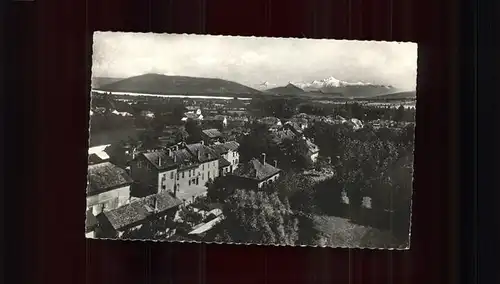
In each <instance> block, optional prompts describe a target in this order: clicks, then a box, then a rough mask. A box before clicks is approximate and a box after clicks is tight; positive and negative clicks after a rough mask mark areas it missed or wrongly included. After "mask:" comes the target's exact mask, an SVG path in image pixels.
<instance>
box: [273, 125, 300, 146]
mask: <svg viewBox="0 0 500 284" xmlns="http://www.w3.org/2000/svg"><path fill="white" fill-rule="evenodd" d="M295 137H296V134H295V133H294V132H293V131H292V130H290V129H288V128H286V127H282V128H281V129H279V130H277V131H274V132H272V133H271V140H272V141H273V142H275V143H277V144H280V143H282V142H283V140H285V139H294V138H295Z"/></svg>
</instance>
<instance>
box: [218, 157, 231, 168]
mask: <svg viewBox="0 0 500 284" xmlns="http://www.w3.org/2000/svg"><path fill="white" fill-rule="evenodd" d="M230 165H231V163H230V162H229V161H228V160H226V159H224V158H222V157H221V158H219V168H224V167H229V166H230Z"/></svg>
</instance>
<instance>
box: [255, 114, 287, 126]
mask: <svg viewBox="0 0 500 284" xmlns="http://www.w3.org/2000/svg"><path fill="white" fill-rule="evenodd" d="M257 122H259V123H262V124H265V125H267V126H268V127H269V129H271V128H274V127H280V126H283V123H281V120H280V119H279V118H277V117H271V116H270V117H262V118H259V119H257Z"/></svg>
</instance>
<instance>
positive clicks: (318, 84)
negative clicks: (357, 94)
mask: <svg viewBox="0 0 500 284" xmlns="http://www.w3.org/2000/svg"><path fill="white" fill-rule="evenodd" d="M290 83H292V84H294V85H295V86H297V87H299V88H301V89H313V90H317V89H321V88H325V87H334V88H337V87H346V86H369V85H374V84H371V83H365V82H347V81H342V80H339V79H337V78H335V77H328V78H326V79H323V80H314V81H312V82H306V83H300V82H290ZM385 87H387V88H388V89H389V88H390V86H385Z"/></svg>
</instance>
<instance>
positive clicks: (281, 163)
mask: <svg viewBox="0 0 500 284" xmlns="http://www.w3.org/2000/svg"><path fill="white" fill-rule="evenodd" d="M110 97H111V96H109V97H108V98H107V100H105V103H102V101H101V102H100V101H99V100H97V99H96V100H95V101H96V102H97V104H95V105H94V106H93V107H92V109H91V116H90V118H91V121H92V119H93V118H94V117H95V116H106V117H112V118H113V119H116V120H127V119H130V120H133V121H135V125H137V123H138V122H139V121H143V120H144V121H149V124H150V125H153V127H156V132H158V131H159V132H160V134H158V135H156V136H155V135H149V136H148V135H142V136H141V135H139V136H140V137H142V138H137V139H136V140H135V141H134V142H130V139H131V138H130V137H129V140H127V139H124V137H121V138H120V141H111V142H112V143H109V144H101V145H91V147H90V148H89V166H88V190H87V215H86V218H87V221H86V236H87V237H90V238H122V239H161V240H185V241H200V240H203V241H214V240H215V239H217V237H216V236H215V237H214V235H213V234H217V233H215V231H218V230H217V229H215V230H214V228H216V227H218V226H219V227H223V225H222V224H221V223H224V221H225V219H226V215H227V214H226V212H225V210H224V207H225V205H224V202H225V201H224V199H227V198H229V197H230V196H231V194H233V193H234V192H235V190H245V191H254V192H259V191H260V192H263V191H267V192H270V191H269V189H270V188H277V187H279V184H280V183H283V182H284V181H286V180H287V179H288V180H289V179H290V178H293V179H295V180H307V184H308V187H314V186H315V184H321V183H325V181H328V180H332V179H333V177H334V172H335V165H336V163H338V162H339V161H337V160H338V159H337V157H336V156H334V155H328V153H329V152H328V151H321V148H320V146H318V145H317V144H316V143H315V138H314V136H315V135H314V134H311V131H317V130H316V129H315V128H314V126H315V125H319V124H321V125H332V126H335V125H336V126H342V127H343V129H349V131H352V132H355V131H360V130H363V129H372V130H373V131H374V130H376V129H379V128H381V127H391V128H398V127H399V128H401V129H403V128H404V127H405V126H407V125H408V124H411V122H404V121H393V120H383V119H377V120H372V121H362V120H360V119H357V118H354V117H352V118H346V117H343V116H341V115H339V114H334V113H331V114H329V115H318V114H307V113H301V112H299V111H300V107H295V108H296V110H295V114H293V115H290V116H288V117H287V118H283V117H281V118H280V117H275V116H266V114H265V113H262V112H261V111H257V112H255V111H252V106H255V105H256V102H252V103H249V102H245V103H242V102H241V101H236V99H235V100H230V101H227V100H226V101H215V100H214V101H211V100H198V101H193V100H191V99H184V100H178V101H177V104H174V105H176V106H178V105H182V112H181V113H179V114H178V116H177V117H176V118H174V119H173V120H172V111H168V112H167V117H168V119H165V115H164V112H159V111H156V112H155V111H151V110H141V111H137V110H135V111H133V110H132V108H130V107H129V106H131V105H138V104H140V103H139V102H137V101H133V100H123V99H121V98H120V97H117V98H114V99H110ZM110 102H111V103H110ZM153 103H154V105H155V106H157V105H158V102H157V101H156V100H155V101H154V102H153ZM153 103H151V102H150V105H152V104H153ZM169 103H170V104H172V100H169ZM280 103H281V102H280ZM146 105H147V104H146ZM173 108H174V110H173V112H175V107H173ZM171 109H172V108H170V109H169V110H171ZM160 113H161V114H160ZM273 113H275V111H273ZM160 116H161V117H162V119H161V120H162V123H159V124H160V126H157V125H155V123H154V122H155V120H159V118H160ZM177 120H178V121H177ZM172 121H175V123H171V122H172ZM135 127H136V128H137V129H142V128H141V127H137V126H135ZM149 127H150V128H151V126H149ZM158 128H160V130H158ZM252 135H253V138H252ZM151 137H153V138H151ZM263 137H266V138H265V139H268V141H266V142H263V143H266V144H265V145H263V148H262V147H260V148H259V147H257V148H252V147H254V146H257V145H256V144H259V143H261V142H259V141H257V140H258V139H261V138H263ZM141 139H142V140H141ZM251 139H257V140H255V141H253V140H251ZM115 140H117V139H115ZM151 140H154V141H151ZM242 144H243V145H242ZM261 144H262V143H261ZM323 144H324V143H323ZM271 145H275V147H271ZM260 150H261V151H260ZM322 153H327V154H326V155H321V154H322ZM242 156H243V157H242ZM242 158H243V159H242ZM295 183H297V182H295ZM299 183H300V182H299ZM216 185H218V187H219V188H215V187H216ZM221 185H222V186H221ZM221 188H222V190H223V191H225V193H224V194H225V195H224V198H220V197H219V198H214V195H216V193H214V192H216V191H217V190H221ZM339 201H340V203H342V204H344V205H346V206H347V205H348V204H349V197H348V194H347V193H346V192H342V194H341V196H340V199H339ZM286 202H288V200H287V201H286ZM332 202H335V201H332ZM337 203H338V201H337ZM333 207H335V206H333ZM362 207H363V208H367V209H369V208H371V198H370V197H369V196H362ZM301 212H302V211H301ZM337 215H338V214H337ZM210 231H212V232H210ZM219 234H220V233H219Z"/></svg>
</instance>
